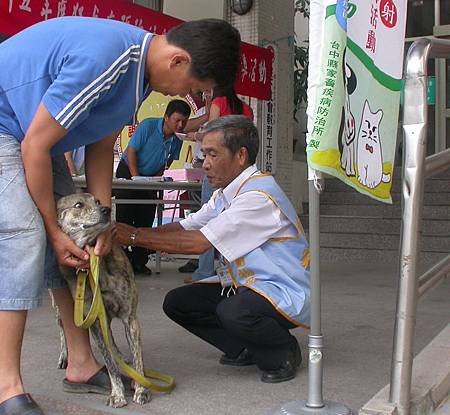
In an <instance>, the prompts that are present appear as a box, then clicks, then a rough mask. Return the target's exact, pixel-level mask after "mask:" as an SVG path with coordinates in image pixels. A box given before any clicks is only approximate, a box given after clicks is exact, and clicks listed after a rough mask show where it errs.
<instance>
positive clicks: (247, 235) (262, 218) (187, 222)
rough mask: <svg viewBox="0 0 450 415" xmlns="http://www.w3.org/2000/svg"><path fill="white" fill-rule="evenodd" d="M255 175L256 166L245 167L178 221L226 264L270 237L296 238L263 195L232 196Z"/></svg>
mask: <svg viewBox="0 0 450 415" xmlns="http://www.w3.org/2000/svg"><path fill="white" fill-rule="evenodd" d="M257 174H261V172H260V171H259V170H258V169H257V168H256V166H254V165H253V166H251V167H248V168H247V169H246V170H244V171H243V172H242V173H241V174H240V175H239V176H238V177H236V178H235V179H234V180H233V181H232V182H231V183H230V184H229V185H228V186H227V187H225V188H224V189H219V190H216V191H215V192H214V194H213V196H212V197H211V199H210V200H209V202H208V203H206V204H204V205H203V207H202V208H201V209H200V210H199V211H198V212H195V213H193V214H192V215H190V216H189V217H188V218H187V219H184V220H182V221H181V222H180V224H181V226H182V227H183V228H184V229H186V230H194V229H198V230H200V232H202V233H203V235H204V236H205V237H206V239H208V241H209V242H210V243H211V244H212V245H213V246H214V247H215V248H216V249H217V250H218V251H219V252H220V253H221V254H222V255H223V256H224V257H225V258H226V259H227V260H228V261H230V262H231V261H234V260H236V259H238V258H240V257H241V256H243V255H246V254H248V253H249V252H251V251H253V250H254V249H256V248H257V247H259V246H261V245H262V244H263V243H265V242H266V241H267V240H269V239H270V238H280V237H295V236H297V230H296V228H295V226H294V225H293V224H292V223H291V222H290V221H289V220H288V218H287V217H286V216H285V215H284V214H283V213H282V212H281V210H280V209H279V208H278V207H277V206H276V205H275V203H273V202H272V201H271V200H270V199H269V198H268V197H267V196H266V195H265V194H264V193H262V192H258V191H249V192H245V193H243V194H241V195H239V196H237V197H235V195H236V193H237V192H238V190H239V188H240V186H241V185H242V184H243V183H244V182H245V181H246V180H247V179H248V178H249V177H250V176H253V175H257ZM222 209H223V210H222ZM217 211H219V212H220V214H219V215H217Z"/></svg>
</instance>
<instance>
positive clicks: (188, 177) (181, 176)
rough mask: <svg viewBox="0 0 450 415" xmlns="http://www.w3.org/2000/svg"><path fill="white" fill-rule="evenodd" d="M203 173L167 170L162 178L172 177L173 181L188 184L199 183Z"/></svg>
mask: <svg viewBox="0 0 450 415" xmlns="http://www.w3.org/2000/svg"><path fill="white" fill-rule="evenodd" d="M204 175H205V171H204V170H203V169H194V168H190V169H169V170H165V171H164V177H172V179H173V180H183V181H188V182H201V181H202V180H203V176H204Z"/></svg>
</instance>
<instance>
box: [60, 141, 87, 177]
mask: <svg viewBox="0 0 450 415" xmlns="http://www.w3.org/2000/svg"><path fill="white" fill-rule="evenodd" d="M64 157H65V158H66V162H67V167H68V168H69V172H70V174H71V176H80V175H82V174H84V146H83V147H79V148H76V149H75V150H73V151H66V152H65V153H64Z"/></svg>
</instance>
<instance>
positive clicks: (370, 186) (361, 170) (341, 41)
mask: <svg viewBox="0 0 450 415" xmlns="http://www.w3.org/2000/svg"><path fill="white" fill-rule="evenodd" d="M406 7H407V0H338V1H336V0H311V19H310V46H311V47H310V65H309V78H308V82H309V87H308V110H307V114H308V136H307V142H308V145H307V155H308V164H309V166H310V167H311V168H312V169H314V170H318V171H322V172H325V173H328V174H330V175H332V176H335V177H337V178H339V179H341V180H342V181H344V182H345V183H347V184H348V185H350V186H352V187H353V188H355V189H356V190H358V191H359V192H361V193H364V194H367V195H369V196H371V197H373V198H375V199H378V200H380V201H383V202H387V203H392V199H391V194H390V190H391V186H392V179H393V177H392V176H393V175H392V173H393V168H394V158H395V148H396V137H397V128H398V112H399V102H400V90H401V78H402V68H403V50H404V40H405V27H406Z"/></svg>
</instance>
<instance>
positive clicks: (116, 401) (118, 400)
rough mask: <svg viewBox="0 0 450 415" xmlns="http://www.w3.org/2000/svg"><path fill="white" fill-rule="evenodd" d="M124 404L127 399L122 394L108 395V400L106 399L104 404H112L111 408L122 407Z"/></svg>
mask: <svg viewBox="0 0 450 415" xmlns="http://www.w3.org/2000/svg"><path fill="white" fill-rule="evenodd" d="M126 404H127V400H126V399H125V396H123V395H122V396H120V395H110V396H109V398H108V400H107V401H106V405H108V406H112V407H113V408H122V407H123V406H125V405H126Z"/></svg>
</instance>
